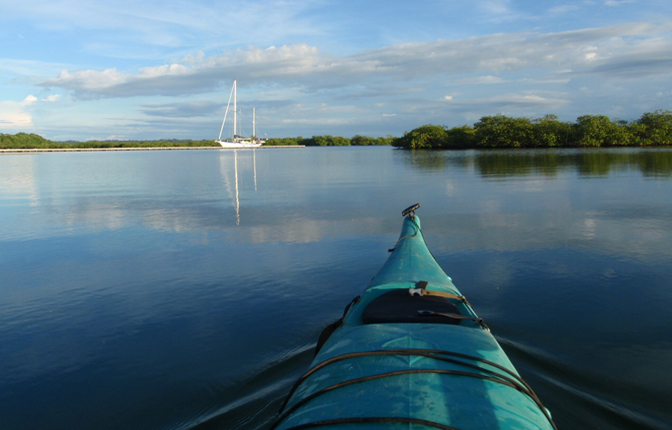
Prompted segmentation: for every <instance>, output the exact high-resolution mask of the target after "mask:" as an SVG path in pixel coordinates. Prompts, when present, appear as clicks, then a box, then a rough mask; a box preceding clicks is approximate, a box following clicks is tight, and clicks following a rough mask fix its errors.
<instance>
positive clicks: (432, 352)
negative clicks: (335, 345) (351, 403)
mask: <svg viewBox="0 0 672 430" xmlns="http://www.w3.org/2000/svg"><path fill="white" fill-rule="evenodd" d="M375 355H415V356H423V357H428V358H433V359H436V360H440V361H446V362H449V363H453V364H458V365H462V366H466V367H469V368H475V369H477V370H479V371H481V372H484V373H489V374H491V375H493V376H495V377H496V378H500V380H504V381H507V382H509V384H511V385H510V386H512V387H513V388H515V389H517V390H519V391H521V392H522V393H524V394H526V395H528V396H529V397H530V398H531V399H532V400H533V401H534V402H535V403H536V404H537V406H539V408H540V409H541V411H542V413H543V414H544V416H545V417H546V418H547V419H548V421H549V423H550V424H551V426H552V427H553V428H554V429H556V430H557V427H556V426H555V423H554V422H553V419H552V418H551V416H550V415H549V413H548V411H547V410H546V408H545V407H544V405H543V404H542V403H541V400H539V397H537V395H536V393H535V392H534V391H533V390H532V388H531V387H530V386H529V385H528V384H527V383H526V382H525V381H523V379H522V378H521V377H520V376H518V375H517V374H516V373H514V372H512V371H510V370H509V369H507V368H505V367H504V366H501V365H499V364H497V363H493V362H492V361H489V360H486V359H483V358H480V357H474V356H471V355H467V354H461V353H458V352H452V351H443V350H436V349H389V350H376V351H363V352H353V353H349V354H343V355H339V356H336V357H332V358H330V359H327V360H325V361H323V362H321V363H319V364H318V365H316V366H315V367H313V368H311V369H309V370H308V371H307V372H306V373H304V374H303V375H302V376H301V377H300V378H299V379H298V380H297V381H296V383H295V384H294V386H293V387H292V389H291V390H290V392H289V394H288V396H287V398H286V399H285V401H284V402H283V403H282V405H281V407H280V412H282V411H283V410H284V409H285V407H286V406H287V403H288V402H289V400H290V398H291V397H292V395H293V394H294V392H295V391H296V389H297V388H298V387H299V385H301V383H302V382H303V381H304V380H305V379H306V378H308V377H309V376H310V375H312V374H313V373H315V372H316V371H318V370H319V369H322V368H323V367H326V366H328V365H329V364H332V363H336V362H339V361H343V360H347V359H350V358H358V357H366V356H375ZM444 355H447V356H452V357H459V358H464V359H467V360H472V361H476V362H480V363H484V364H487V365H489V366H492V367H495V368H497V369H499V370H502V371H503V372H505V373H507V374H508V375H510V376H511V377H513V378H509V377H507V376H504V375H502V374H499V373H497V372H494V371H492V370H489V369H484V368H482V367H479V366H476V365H474V364H471V363H465V362H463V361H460V360H454V359H451V358H448V357H444ZM417 370H421V369H417ZM480 376H484V375H480ZM346 382H347V381H346ZM509 384H505V385H509Z"/></svg>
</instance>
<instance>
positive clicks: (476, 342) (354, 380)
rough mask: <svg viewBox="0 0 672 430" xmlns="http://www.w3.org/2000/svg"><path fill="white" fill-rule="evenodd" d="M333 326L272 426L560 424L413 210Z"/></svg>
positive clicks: (463, 427)
mask: <svg viewBox="0 0 672 430" xmlns="http://www.w3.org/2000/svg"><path fill="white" fill-rule="evenodd" d="M437 309H438V310H437ZM445 309H447V311H446V310H445ZM425 321H427V322H425ZM332 330H333V332H331V333H330V334H329V333H327V335H328V339H327V340H326V341H325V342H323V344H322V345H320V344H318V351H317V354H316V357H315V359H314V361H313V363H312V364H311V366H310V370H309V371H308V372H306V373H305V374H304V375H303V376H302V377H301V378H300V379H299V380H298V381H297V383H296V384H295V385H294V387H293V388H292V391H291V393H290V396H289V397H288V399H287V401H286V402H285V403H284V404H283V407H282V410H281V412H280V415H279V417H278V420H277V421H276V423H275V424H274V426H273V427H272V428H273V429H275V428H277V429H285V430H288V429H304V428H320V429H344V428H345V429H362V428H386V429H388V428H389V429H397V428H398V429H408V428H417V429H422V428H441V429H461V430H466V429H543V430H547V429H553V428H554V424H553V423H552V420H551V418H550V414H549V413H548V411H547V410H546V409H545V408H544V407H543V406H542V405H541V403H540V401H539V399H538V398H537V396H536V395H535V394H534V392H533V391H532V390H531V388H529V386H527V384H525V382H523V381H522V379H520V376H519V375H518V373H517V371H516V370H515V368H514V366H513V364H512V363H511V362H510V360H509V358H508V357H507V356H506V354H505V353H504V351H503V350H502V348H501V347H500V345H499V344H498V343H497V341H496V340H495V338H494V337H493V336H492V335H491V333H490V331H489V329H488V328H487V326H485V324H484V323H483V322H482V320H480V319H479V318H478V317H477V315H476V314H475V313H474V311H473V309H472V308H471V305H470V304H469V302H468V301H467V300H466V299H465V298H464V297H463V296H462V295H461V293H460V291H459V290H458V289H457V288H456V287H455V285H454V284H453V283H452V280H451V279H450V278H449V277H448V276H447V275H446V274H445V273H444V272H443V270H442V269H441V267H440V266H439V265H438V263H437V262H436V260H435V259H434V257H433V256H432V255H431V253H430V252H429V250H428V249H427V246H426V245H425V242H424V239H423V237H422V231H421V228H420V221H419V219H418V218H417V217H416V216H414V214H412V215H411V216H409V217H406V218H405V219H404V224H403V227H402V232H401V235H400V239H399V241H398V242H397V244H396V246H395V248H394V250H393V252H392V254H391V255H390V257H389V259H388V260H387V262H386V263H385V265H384V266H383V268H382V269H381V270H380V272H379V273H378V274H377V275H376V276H375V277H374V278H373V279H372V280H371V283H370V284H369V286H368V287H367V289H366V290H365V291H364V292H363V294H362V296H361V297H359V298H356V299H355V300H354V301H353V303H351V305H350V306H349V307H348V308H347V309H346V312H345V315H344V317H343V319H342V320H341V321H339V322H338V323H337V324H335V325H334V326H332Z"/></svg>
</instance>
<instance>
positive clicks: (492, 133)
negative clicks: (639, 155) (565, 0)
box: [0, 110, 672, 149]
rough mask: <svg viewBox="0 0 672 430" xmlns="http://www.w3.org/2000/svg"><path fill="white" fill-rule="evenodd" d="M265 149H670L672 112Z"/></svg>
mask: <svg viewBox="0 0 672 430" xmlns="http://www.w3.org/2000/svg"><path fill="white" fill-rule="evenodd" d="M264 145H265V146H296V145H304V146H371V145H391V146H393V147H397V148H402V149H480V148H482V149H485V148H552V147H559V148H562V147H568V148H575V147H579V148H581V147H584V148H585V147H619V146H670V145H672V112H671V111H669V110H656V111H655V112H649V113H645V114H644V115H642V116H641V118H639V119H638V120H634V121H631V122H627V121H623V120H618V119H614V120H612V119H609V118H608V117H606V116H604V115H583V116H580V117H578V118H577V120H576V122H575V123H569V122H562V121H558V118H557V116H555V115H546V116H544V117H542V118H534V119H530V118H512V117H508V116H505V115H501V114H498V115H494V116H484V117H482V118H481V119H480V120H479V121H478V122H477V123H475V124H474V125H473V126H469V125H463V126H460V127H453V128H447V127H445V126H440V125H432V124H427V125H423V126H421V127H418V128H416V129H414V130H411V131H410V132H405V133H404V135H403V136H402V137H393V136H389V135H388V136H387V137H377V138H375V137H367V136H361V135H356V136H354V137H352V138H346V137H340V136H331V135H323V136H312V137H309V138H304V137H301V136H299V137H286V138H271V139H268V140H267V141H266V143H265V144H264ZM212 146H218V145H217V144H216V143H215V142H214V140H177V139H170V140H146V141H130V140H129V141H126V140H106V141H86V142H74V141H68V142H55V141H51V140H48V139H45V138H43V137H42V136H39V135H37V134H28V133H17V134H15V135H11V134H1V133H0V149H64V148H72V149H78V148H144V147H147V148H158V147H212Z"/></svg>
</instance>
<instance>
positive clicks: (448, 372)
mask: <svg viewBox="0 0 672 430" xmlns="http://www.w3.org/2000/svg"><path fill="white" fill-rule="evenodd" d="M422 373H432V374H438V375H456V376H467V377H471V378H478V379H483V380H486V381H492V382H497V383H500V384H503V385H506V386H508V387H511V388H515V389H517V390H518V391H521V392H523V393H524V394H528V393H527V392H526V391H525V389H524V388H523V387H521V386H520V385H519V384H516V383H514V382H512V381H509V380H502V379H499V378H497V377H492V376H486V375H480V374H478V373H471V372H462V371H459V370H445V369H406V370H398V371H396V372H387V373H381V374H378V375H370V376H365V377H362V378H357V379H351V380H349V381H343V382H339V383H338V384H334V385H331V386H329V387H326V388H323V389H321V390H319V391H316V392H314V393H312V394H310V395H308V396H306V397H304V398H303V399H301V400H299V401H298V402H296V403H294V404H293V405H292V406H291V407H290V408H289V409H287V410H286V411H285V412H284V413H283V414H282V415H280V417H278V419H277V420H276V422H275V423H274V424H273V425H272V426H271V428H270V429H269V430H274V429H275V428H276V427H277V426H278V425H280V423H281V422H282V421H284V420H285V419H286V418H287V417H288V416H289V415H291V414H292V413H294V411H296V410H297V409H299V408H300V407H301V406H303V405H305V404H306V403H308V402H310V401H311V400H313V399H315V398H317V397H319V396H321V395H322V394H325V393H328V392H329V391H333V390H336V389H338V388H342V387H346V386H348V385H353V384H358V383H361V382H367V381H372V380H374V379H382V378H389V377H394V376H401V375H412V374H422Z"/></svg>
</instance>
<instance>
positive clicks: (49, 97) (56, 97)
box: [42, 94, 61, 102]
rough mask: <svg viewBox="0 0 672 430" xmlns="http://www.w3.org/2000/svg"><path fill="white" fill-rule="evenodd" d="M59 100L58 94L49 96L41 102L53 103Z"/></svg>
mask: <svg viewBox="0 0 672 430" xmlns="http://www.w3.org/2000/svg"><path fill="white" fill-rule="evenodd" d="M59 98H61V95H60V94H52V95H49V96H47V97H45V98H43V99H42V101H43V102H55V101H56V100H58V99H59Z"/></svg>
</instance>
